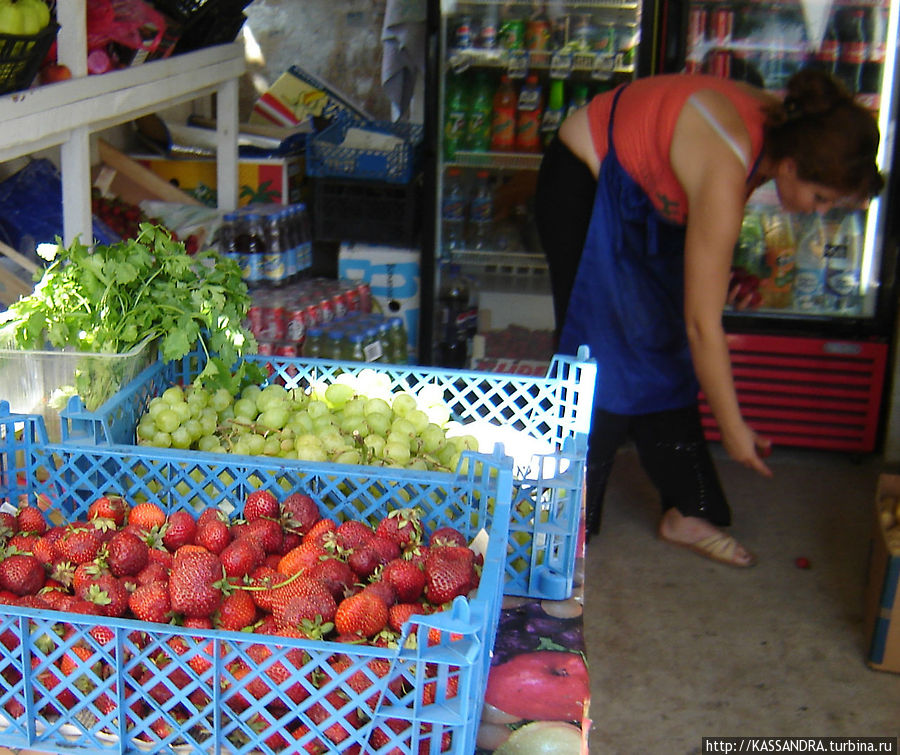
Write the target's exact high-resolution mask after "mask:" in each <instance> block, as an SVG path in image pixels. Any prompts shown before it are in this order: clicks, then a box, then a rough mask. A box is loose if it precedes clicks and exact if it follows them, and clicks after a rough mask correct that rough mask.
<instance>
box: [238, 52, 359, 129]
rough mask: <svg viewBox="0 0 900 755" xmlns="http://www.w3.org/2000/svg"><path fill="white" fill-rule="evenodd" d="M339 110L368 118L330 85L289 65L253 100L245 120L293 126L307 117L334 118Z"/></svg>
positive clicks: (355, 116)
mask: <svg viewBox="0 0 900 755" xmlns="http://www.w3.org/2000/svg"><path fill="white" fill-rule="evenodd" d="M341 113H346V114H349V115H351V116H353V117H354V118H357V119H361V120H367V121H370V120H372V117H371V116H370V115H369V114H368V113H367V112H366V111H364V110H363V109H362V108H360V107H359V106H358V105H355V104H354V103H353V102H352V101H351V100H350V98H349V97H348V96H347V95H345V94H343V93H341V92H339V91H338V90H337V89H336V88H335V87H334V86H333V85H331V84H329V83H328V82H326V81H324V80H323V79H320V78H319V77H318V76H314V75H313V74H311V73H310V72H309V71H304V70H303V69H302V68H300V67H299V66H291V67H290V68H289V69H288V70H287V71H285V72H284V73H283V74H281V76H279V77H278V78H277V79H276V80H275V82H274V83H273V84H272V85H271V86H270V87H269V88H268V90H266V92H265V93H263V95H262V96H261V97H260V98H259V100H257V102H256V104H255V105H254V106H253V112H252V113H251V114H250V118H249V121H250V123H268V124H273V123H274V124H275V125H277V126H294V125H296V124H298V123H300V122H301V121H304V120H306V119H307V118H312V117H316V118H334V117H336V116H338V115H340V114H341Z"/></svg>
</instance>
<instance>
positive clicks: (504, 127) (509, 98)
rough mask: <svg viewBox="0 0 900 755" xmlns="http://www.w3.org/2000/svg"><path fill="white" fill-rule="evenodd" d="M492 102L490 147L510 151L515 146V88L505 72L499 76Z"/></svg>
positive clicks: (494, 149)
mask: <svg viewBox="0 0 900 755" xmlns="http://www.w3.org/2000/svg"><path fill="white" fill-rule="evenodd" d="M493 104H494V112H493V115H492V117H491V149H492V150H493V151H494V152H512V151H513V150H514V149H515V148H516V89H515V87H514V86H513V83H512V79H510V78H509V76H508V75H507V74H503V75H502V76H501V77H500V86H498V87H497V91H496V92H495V93H494V103H493Z"/></svg>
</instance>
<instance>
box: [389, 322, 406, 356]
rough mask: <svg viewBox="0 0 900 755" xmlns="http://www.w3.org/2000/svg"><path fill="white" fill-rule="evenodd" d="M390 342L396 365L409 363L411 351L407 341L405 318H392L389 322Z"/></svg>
mask: <svg viewBox="0 0 900 755" xmlns="http://www.w3.org/2000/svg"><path fill="white" fill-rule="evenodd" d="M388 341H389V343H390V346H391V357H392V361H393V363H394V364H406V363H407V362H408V361H409V353H408V352H409V349H408V347H407V341H406V328H405V327H404V326H403V318H401V317H391V318H390V319H389V320H388Z"/></svg>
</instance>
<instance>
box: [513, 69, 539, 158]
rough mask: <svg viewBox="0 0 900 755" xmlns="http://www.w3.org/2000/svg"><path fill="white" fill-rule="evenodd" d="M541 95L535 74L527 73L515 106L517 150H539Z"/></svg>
mask: <svg viewBox="0 0 900 755" xmlns="http://www.w3.org/2000/svg"><path fill="white" fill-rule="evenodd" d="M542 109H543V97H542V92H541V85H540V82H539V81H538V77H537V75H536V74H533V73H531V74H528V77H527V78H526V79H525V84H524V85H523V86H522V89H521V91H520V92H519V101H518V103H517V106H516V150H517V151H519V152H540V151H541V133H540V130H541V116H542Z"/></svg>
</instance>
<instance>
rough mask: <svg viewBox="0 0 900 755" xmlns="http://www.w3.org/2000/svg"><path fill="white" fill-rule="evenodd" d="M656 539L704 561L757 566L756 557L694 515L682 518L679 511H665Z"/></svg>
mask: <svg viewBox="0 0 900 755" xmlns="http://www.w3.org/2000/svg"><path fill="white" fill-rule="evenodd" d="M659 537H660V539H661V540H665V541H666V542H667V543H671V544H672V545H678V546H681V547H683V548H689V549H690V550H692V551H694V552H695V553H699V554H700V555H701V556H704V557H705V558H709V559H712V560H713V561H718V562H720V563H723V564H728V565H729V566H739V567H747V566H753V565H754V564H755V563H756V556H754V555H753V554H752V553H750V551H748V550H747V549H746V548H744V546H742V545H741V544H740V543H738V541H737V540H735V539H734V538H733V537H731V535H727V534H725V533H724V532H722V530H720V529H718V528H717V527H716V526H714V525H713V524H711V523H710V522H708V521H707V520H706V519H701V518H699V517H695V516H684V515H682V514H681V512H680V511H678V509H675V508H671V509H668V510H667V511H666V512H665V514H663V516H662V519H661V520H660V523H659Z"/></svg>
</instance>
